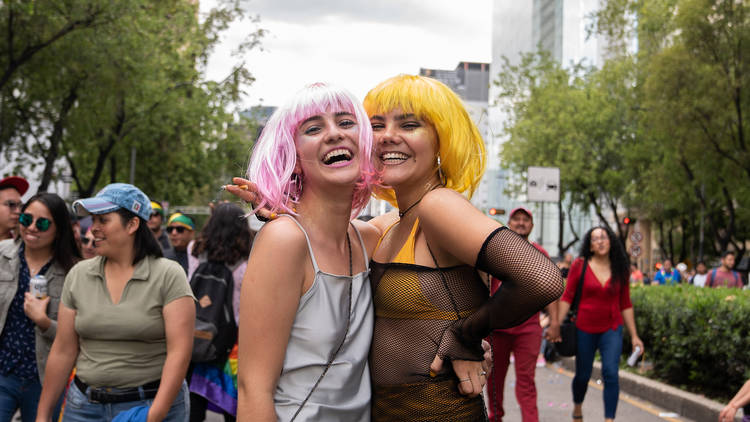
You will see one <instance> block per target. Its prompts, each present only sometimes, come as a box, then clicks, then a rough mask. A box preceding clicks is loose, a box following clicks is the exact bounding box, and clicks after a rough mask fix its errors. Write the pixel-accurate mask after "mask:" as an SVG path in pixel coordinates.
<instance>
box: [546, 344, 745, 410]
mask: <svg viewBox="0 0 750 422" xmlns="http://www.w3.org/2000/svg"><path fill="white" fill-rule="evenodd" d="M558 363H559V364H560V366H562V367H563V368H565V369H567V370H569V371H571V372H575V369H576V368H575V358H562V359H561V360H560V361H559V362H558ZM619 374H620V391H621V392H624V393H627V394H629V395H631V396H635V397H638V398H641V399H644V400H647V401H649V402H651V403H653V404H655V405H657V406H659V407H662V408H664V409H669V410H670V411H673V412H676V413H678V414H679V415H680V416H684V417H686V418H689V419H692V420H694V421H716V420H718V419H719V413H720V412H721V409H723V408H724V406H725V404H723V403H719V402H717V401H714V400H711V399H707V398H705V397H703V396H699V395H697V394H693V393H689V392H687V391H683V390H680V389H679V388H675V387H672V386H671V385H667V384H664V383H662V382H659V381H654V380H652V379H649V378H646V377H643V376H640V375H637V374H633V373H631V372H628V371H623V370H620V371H619ZM591 378H592V379H597V378H601V364H600V363H599V362H594V370H593V371H592V373H591ZM734 420H735V422H742V412H741V411H740V412H737V416H735V418H734Z"/></svg>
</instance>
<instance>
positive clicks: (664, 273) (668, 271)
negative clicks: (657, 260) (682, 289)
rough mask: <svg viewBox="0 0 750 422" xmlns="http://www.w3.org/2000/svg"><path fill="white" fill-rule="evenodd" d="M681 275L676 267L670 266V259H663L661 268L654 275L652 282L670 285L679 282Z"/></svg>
mask: <svg viewBox="0 0 750 422" xmlns="http://www.w3.org/2000/svg"><path fill="white" fill-rule="evenodd" d="M681 281H682V277H681V276H680V272H679V271H677V269H676V268H673V267H672V260H670V259H665V260H664V264H663V265H662V267H661V269H660V270H658V271H657V272H656V274H655V275H654V283H656V284H662V285H667V286H671V285H674V284H680V282H681Z"/></svg>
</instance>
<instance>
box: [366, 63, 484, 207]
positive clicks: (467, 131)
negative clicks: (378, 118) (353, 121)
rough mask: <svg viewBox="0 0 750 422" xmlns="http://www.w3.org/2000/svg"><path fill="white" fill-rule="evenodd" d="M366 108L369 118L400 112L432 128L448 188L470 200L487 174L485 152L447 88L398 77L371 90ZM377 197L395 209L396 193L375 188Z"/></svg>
mask: <svg viewBox="0 0 750 422" xmlns="http://www.w3.org/2000/svg"><path fill="white" fill-rule="evenodd" d="M364 107H365V111H367V115H368V116H370V117H372V116H375V115H383V114H386V113H388V112H390V111H391V110H394V109H397V108H399V109H401V111H402V112H404V113H409V114H414V115H415V116H417V117H418V118H420V119H422V120H425V121H427V122H429V123H430V124H432V125H433V126H434V127H435V131H436V132H437V135H438V146H439V154H440V163H441V170H442V173H443V176H444V178H445V182H446V187H447V188H449V189H453V190H455V191H457V192H462V193H463V192H466V194H467V196H468V197H469V198H471V196H472V195H473V194H474V191H475V190H476V189H477V187H478V186H479V182H480V180H481V179H482V175H483V174H484V170H485V167H486V164H487V163H486V150H485V147H484V141H483V140H482V136H481V135H480V133H479V129H477V127H476V125H475V124H474V122H472V121H471V117H469V113H468V112H467V111H466V108H465V107H464V105H463V102H462V101H461V99H460V98H459V97H458V95H456V94H455V93H454V92H453V91H452V90H451V89H450V88H449V87H448V86H446V85H445V84H443V83H442V82H440V81H438V80H436V79H432V78H428V77H424V76H415V75H398V76H394V77H392V78H390V79H387V80H385V81H383V82H381V83H380V84H378V85H377V86H376V87H375V88H373V89H372V90H370V92H368V93H367V96H366V97H365V100H364ZM435 170H436V171H437V169H435ZM374 195H375V197H376V198H378V199H383V200H386V201H388V202H389V203H390V204H391V205H394V206H396V195H395V193H394V192H393V189H388V188H383V187H381V188H375V189H374Z"/></svg>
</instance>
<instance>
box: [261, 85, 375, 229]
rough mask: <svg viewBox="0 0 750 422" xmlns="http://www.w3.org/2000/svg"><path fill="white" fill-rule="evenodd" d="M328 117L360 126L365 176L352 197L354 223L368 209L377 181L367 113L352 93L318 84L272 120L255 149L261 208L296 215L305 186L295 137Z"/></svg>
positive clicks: (362, 168) (285, 106) (362, 170)
mask: <svg viewBox="0 0 750 422" xmlns="http://www.w3.org/2000/svg"><path fill="white" fill-rule="evenodd" d="M329 111H346V112H348V113H351V114H352V115H354V117H355V119H356V120H357V125H358V127H359V141H358V144H359V145H358V147H359V160H360V163H359V164H360V171H361V176H360V179H359V181H358V182H357V186H356V187H355V189H354V194H353V197H352V218H354V217H356V216H357V214H359V212H360V211H361V210H362V208H363V207H364V206H365V205H366V204H367V202H368V201H369V199H370V194H371V192H372V185H373V184H374V183H375V181H376V180H378V176H377V173H376V171H375V167H374V166H373V163H372V158H371V154H372V126H371V125H370V120H369V119H368V118H367V113H365V110H364V108H363V107H362V105H361V103H360V102H359V101H357V99H356V98H355V97H354V96H353V95H352V94H351V93H349V91H347V90H345V89H342V88H338V87H334V86H331V85H328V84H325V83H314V84H311V85H308V86H306V87H305V88H303V89H302V90H300V91H299V92H297V94H296V95H295V96H294V97H293V98H292V99H291V101H289V102H287V103H286V104H285V105H284V106H283V107H281V108H279V109H277V110H276V111H275V112H274V113H273V115H271V117H270V118H269V119H268V122H267V123H266V126H265V128H264V129H263V132H262V133H261V135H260V138H259V139H258V141H257V143H256V144H255V147H254V148H253V152H252V155H251V157H250V165H249V166H248V169H247V176H248V179H249V180H252V181H253V182H255V183H256V184H257V185H258V192H259V194H260V196H261V198H262V199H261V202H260V204H257V206H258V208H262V207H267V208H270V209H271V210H272V211H274V212H282V213H289V214H294V212H293V211H292V209H291V207H290V204H291V203H296V202H297V201H298V200H299V195H300V186H299V184H298V182H297V181H296V180H295V179H293V178H292V174H293V172H294V167H295V165H296V163H297V150H296V146H295V144H294V133H295V131H296V130H297V127H298V126H299V124H300V123H302V122H303V121H305V120H306V119H308V118H309V117H311V116H315V115H317V114H321V113H325V112H329ZM256 210H257V209H256Z"/></svg>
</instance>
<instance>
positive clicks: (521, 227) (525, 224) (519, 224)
mask: <svg viewBox="0 0 750 422" xmlns="http://www.w3.org/2000/svg"><path fill="white" fill-rule="evenodd" d="M508 228H509V229H511V230H513V231H514V232H516V233H517V234H518V235H519V236H521V237H523V238H524V239H526V240H528V239H529V234H531V229H533V228H534V223H533V222H532V220H531V217H530V216H529V215H528V214H526V213H525V212H524V211H516V212H515V213H513V215H512V216H511V217H510V219H509V220H508Z"/></svg>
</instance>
